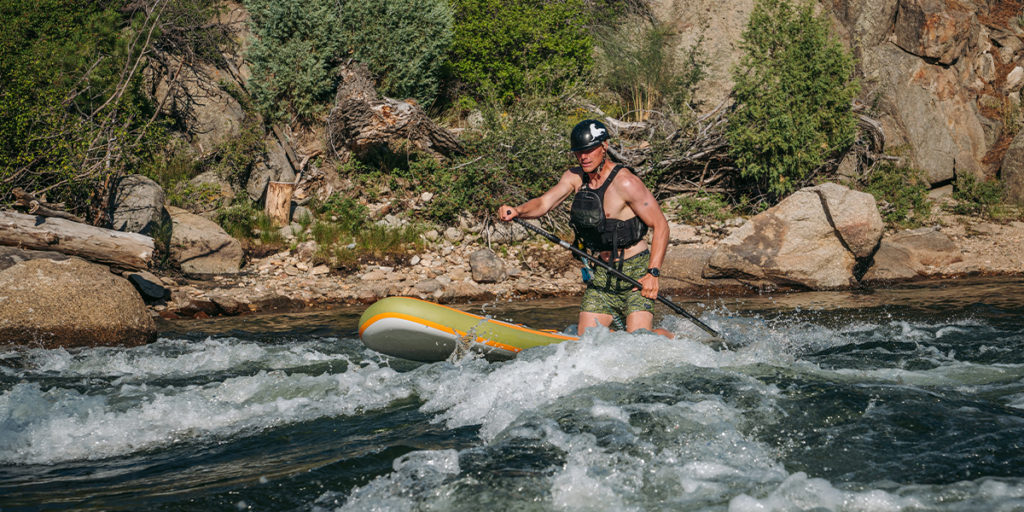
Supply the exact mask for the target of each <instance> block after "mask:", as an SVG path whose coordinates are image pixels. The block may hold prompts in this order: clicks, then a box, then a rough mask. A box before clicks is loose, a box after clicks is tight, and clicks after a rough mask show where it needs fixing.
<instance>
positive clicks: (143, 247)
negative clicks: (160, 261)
mask: <svg viewBox="0 0 1024 512" xmlns="http://www.w3.org/2000/svg"><path fill="white" fill-rule="evenodd" d="M0 245H8V246H13V247H21V248H25V249H34V250H39V251H56V252H59V253H61V254H68V255H71V256H78V257H80V258H84V259H86V260H90V261H94V262H97V263H103V264H105V265H111V266H113V267H117V268H121V269H130V270H144V269H146V268H148V267H149V264H150V262H151V260H152V258H153V247H154V246H153V239H152V238H150V237H148V236H146V235H140V234H138V233H125V232H122V231H115V230H113V229H105V228H98V227H96V226H90V225H89V224H82V223H79V222H72V221H70V220H67V219H62V218H59V217H42V216H37V215H25V214H23V213H17V212H9V211H0Z"/></svg>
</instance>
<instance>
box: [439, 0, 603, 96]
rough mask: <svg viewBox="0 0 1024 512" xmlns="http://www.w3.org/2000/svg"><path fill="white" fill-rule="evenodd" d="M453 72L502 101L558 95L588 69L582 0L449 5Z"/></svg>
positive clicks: (471, 0) (455, 0)
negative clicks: (531, 93) (544, 93)
mask: <svg viewBox="0 0 1024 512" xmlns="http://www.w3.org/2000/svg"><path fill="white" fill-rule="evenodd" d="M452 4H453V6H454V8H455V27H454V32H455V34H454V40H453V43H452V50H451V53H452V62H451V66H452V70H453V72H454V75H455V77H456V78H458V79H460V80H462V81H463V82H464V83H465V84H466V85H468V86H469V88H470V89H471V90H473V91H475V92H476V93H477V94H486V92H487V91H491V92H492V93H496V94H497V95H498V97H499V99H501V100H502V101H508V100H511V99H512V98H514V97H517V96H521V95H523V94H524V93H525V92H527V91H538V90H544V91H556V92H557V91H559V90H560V89H561V88H563V87H564V86H565V85H566V84H568V83H571V82H572V81H574V80H575V79H576V78H577V77H578V76H580V75H581V74H582V73H584V72H586V71H588V70H589V69H590V68H591V67H592V65H593V62H592V60H593V59H592V57H591V50H592V48H593V39H592V38H591V36H590V35H589V34H588V32H587V30H586V23H587V22H588V11H587V10H586V8H585V6H584V3H583V0H522V1H517V2H509V1H507V0H452Z"/></svg>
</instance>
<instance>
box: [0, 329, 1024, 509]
mask: <svg viewBox="0 0 1024 512" xmlns="http://www.w3.org/2000/svg"><path fill="white" fill-rule="evenodd" d="M708 322H709V323H710V324H711V325H713V326H714V327H715V328H716V329H719V330H721V331H722V332H723V334H724V335H725V337H726V338H727V339H728V340H729V341H730V342H733V343H734V344H735V348H734V349H733V350H728V351H716V350H715V349H713V348H712V347H710V346H708V345H706V344H704V343H702V342H701V341H700V340H701V339H702V336H703V335H702V333H701V332H700V331H699V330H697V329H696V328H695V327H693V326H692V325H691V324H689V323H688V322H686V321H685V319H678V318H675V317H670V318H669V319H668V320H667V321H666V326H667V327H668V328H670V329H671V330H673V331H674V332H677V333H679V337H678V338H677V339H675V340H669V339H666V338H663V337H661V336H655V335H652V334H624V333H612V332H608V331H607V330H601V329H595V330H591V331H588V333H587V335H586V336H585V337H584V338H583V339H582V340H580V341H578V342H566V343H561V344H557V345H553V346H547V347H541V348H537V349H531V350H529V351H526V352H524V353H522V354H521V355H520V356H519V357H518V358H517V359H515V360H512V361H509V362H505V363H495V364H489V363H487V362H486V361H484V360H482V359H480V358H479V357H474V356H469V357H467V358H465V359H463V360H461V361H457V362H454V363H437V364H427V365H421V366H417V367H415V368H413V369H411V370H409V371H404V372H399V371H396V370H395V369H393V368H391V367H389V366H388V363H387V361H386V360H380V359H375V358H367V359H364V360H350V356H346V355H345V354H342V353H338V352H337V351H331V350H328V349H327V348H326V346H327V345H329V344H330V343H332V342H333V341H334V340H327V341H324V340H313V341H305V342H300V343H288V344H262V343H257V342H251V341H245V340H239V339H236V338H231V337H220V338H207V339H205V340H202V341H185V340H168V339H163V340H161V341H160V342H159V343H157V344H155V345H150V346H148V347H139V348H135V349H127V350H125V349H90V350H82V351H64V350H33V351H29V352H27V353H20V354H19V355H17V356H12V355H10V354H0V358H4V359H10V358H12V357H18V358H20V362H19V364H18V365H16V366H17V369H12V368H14V366H10V367H9V366H7V365H5V366H4V368H7V372H8V376H9V377H10V376H14V377H25V376H30V377H33V378H36V380H35V381H28V382H25V381H21V382H19V381H17V380H14V379H10V378H8V381H7V382H8V384H6V386H7V387H6V388H4V390H3V392H2V393H0V464H53V463H57V462H63V461H76V460H96V459H103V458H110V457H117V456H123V455H128V454H133V453H138V452H144V451H147V450H154V449H162V448H165V447H168V446H174V445H182V444H189V443H196V444H202V443H208V442H211V441H213V442H216V441H220V440H225V439H231V438H235V437H240V436H248V435H252V434H253V433H255V432H259V431H262V430H266V429H271V428H275V427H278V426H281V425H288V424H294V423H300V422H304V421H311V420H315V419H319V418H324V417H335V416H351V415H359V414H364V413H366V412H368V411H374V410H384V409H386V408H388V407H389V406H391V405H392V404H394V403H395V402H396V401H399V400H406V399H410V398H411V397H415V398H417V399H418V400H419V401H420V402H421V404H422V405H421V407H420V410H421V411H422V412H423V413H426V414H427V415H429V416H430V417H431V418H432V421H434V422H435V423H436V424H439V425H444V426H445V427H447V428H451V429H455V428H459V427H467V426H468V427H476V428H477V429H478V430H477V432H478V439H479V442H478V443H477V444H476V445H474V446H472V447H470V448H463V449H439V450H417V451H413V452H410V453H406V454H405V455H403V456H401V457H399V458H398V459H396V460H395V461H394V463H393V465H392V472H390V473H388V474H386V475H383V476H380V477H377V478H373V479H372V480H370V481H369V482H368V483H366V484H365V485H361V486H358V487H356V488H354V489H329V490H328V491H327V492H324V493H323V494H322V495H321V496H320V497H319V498H318V499H316V501H315V502H314V503H312V504H311V507H312V508H313V509H314V510H335V509H341V510H424V509H436V510H479V509H481V508H488V507H493V506H494V503H496V502H497V503H500V502H501V498H500V496H512V497H514V498H513V499H515V500H520V503H517V505H521V506H522V508H540V509H555V510H648V509H672V510H703V509H712V510H722V509H723V507H725V506H727V507H728V510H730V511H731V512H748V511H761V510H806V509H813V508H815V507H820V508H823V509H826V510H844V511H882V510H885V511H889V510H912V509H923V510H950V511H966V510H978V509H985V510H1013V509H1014V508H1015V507H1018V508H1020V507H1024V501H1022V500H1024V482H1022V481H1020V480H1016V479H1012V480H1011V479H1004V480H999V479H994V478H989V479H979V480H976V481H965V482H958V483H956V484H954V485H935V486H924V485H897V484H891V485H890V484H886V485H882V484H881V483H879V484H877V485H871V486H866V488H861V487H858V488H845V487H844V486H843V485H841V484H834V483H832V482H829V481H828V480H826V479H822V478H816V477H814V475H808V474H806V473H803V472H801V471H796V470H787V468H786V467H785V463H784V462H783V461H784V460H785V456H786V453H785V451H786V450H787V449H788V448H789V447H786V446H781V447H780V446H776V445H772V444H770V442H769V441H766V440H763V439H761V438H759V437H758V436H757V435H756V432H757V431H758V428H759V424H758V422H761V421H763V422H765V423H778V422H777V421H775V420H777V419H778V418H779V417H783V416H785V415H787V414H789V412H787V411H786V409H785V408H784V407H782V406H780V402H781V401H783V400H784V399H786V397H785V395H786V392H785V391H784V390H780V389H779V387H784V385H783V384H778V385H777V384H773V382H777V381H779V380H783V381H785V379H789V380H791V381H801V382H827V383H829V384H831V385H837V386H838V385H844V386H850V387H854V386H856V385H860V384H868V385H881V386H888V387H891V388H898V387H907V388H908V389H909V388H913V389H914V390H921V389H922V388H923V390H924V392H926V393H927V392H928V388H930V387H934V386H939V387H944V388H947V389H958V388H959V389H964V390H966V391H973V390H974V389H977V388H983V387H986V386H987V387H992V386H1004V387H1011V386H1013V385H1019V384H1020V383H1021V382H1022V381H1024V365H1021V364H1003V363H997V364H980V363H975V362H970V361H965V360H961V359H960V356H959V355H958V352H957V351H955V350H950V349H947V348H944V347H940V346H938V345H939V344H938V343H936V340H938V341H944V340H946V339H948V338H952V339H955V338H956V337H957V336H958V335H962V330H963V329H971V328H973V326H975V325H976V324H977V322H974V323H972V322H971V321H963V322H962V323H960V322H950V323H948V324H942V325H930V324H926V323H914V322H906V321H902V320H895V321H892V322H890V323H887V324H884V325H872V324H870V323H867V322H864V323H854V324H847V325H842V326H839V327H835V328H830V327H824V326H820V325H814V324H810V323H793V324H789V325H786V324H781V325H779V324H775V325H766V323H765V322H764V321H761V320H759V319H757V318H752V317H745V318H737V319H732V318H729V317H726V316H725V314H724V313H723V312H713V313H711V314H710V318H709V319H708ZM986 328H987V327H986ZM894 332H895V333H896V334H892V333H894ZM893 339H896V340H897V341H898V342H899V343H900V346H899V347H898V349H899V350H902V351H904V352H905V353H906V354H910V355H912V357H913V358H914V361H915V362H916V363H920V364H919V366H915V367H902V366H900V364H896V363H893V364H892V365H891V366H884V365H883V366H881V367H880V366H878V365H874V366H864V367H858V366H855V367H842V366H839V367H833V366H831V365H829V364H819V362H818V361H820V359H814V357H819V356H817V355H816V354H818V353H819V352H822V353H827V351H828V350H829V349H832V348H836V347H839V348H840V349H845V348H847V347H849V346H854V347H855V346H856V345H858V344H876V345H878V347H879V348H877V349H871V350H877V351H878V352H880V353H882V355H881V356H878V360H879V361H882V362H885V363H888V359H887V358H886V357H887V355H888V354H886V353H885V352H886V351H888V350H895V349H892V348H891V347H888V346H886V345H884V344H883V343H879V342H883V341H891V340H893ZM346 341H351V340H346ZM915 343H916V345H915ZM947 345H948V344H947ZM872 346H874V345H872ZM906 354H904V355H906ZM809 355H814V357H809ZM843 355H844V354H843V353H841V352H840V353H839V355H838V356H836V357H842V356H843ZM821 357H825V356H821ZM855 357H856V356H855ZM323 363H329V364H328V365H323ZM335 363H336V364H335ZM321 365H323V366H321ZM310 367H313V368H318V370H317V371H316V372H312V371H308V368H310ZM325 368H326V369H325ZM214 374H215V375H216V378H206V379H205V380H209V382H206V383H203V384H196V383H195V382H197V381H198V382H203V381H204V379H196V380H195V381H192V382H189V380H190V379H191V378H193V377H198V376H203V377H204V378H205V377H207V376H209V375H214ZM222 374H224V375H222ZM766 375H767V376H770V377H771V378H764V377H765V376H766ZM48 376H55V377H59V378H60V380H59V383H57V384H46V382H48V381H47V380H46V377H48ZM780 376H781V377H780ZM37 377H38V378H37ZM54 380H56V379H54ZM91 380H100V381H102V382H104V384H106V385H105V386H98V387H88V386H85V385H82V384H79V383H86V382H89V381H91ZM777 386H779V387H777ZM86 389H87V390H88V391H86ZM1009 396H1010V399H1009V400H1010V401H1011V402H1012V403H1009V404H1007V405H1010V406H1013V407H1018V408H1024V405H1022V404H1024V398H1021V397H1024V392H1020V393H1017V394H1015V395H1009ZM873 407H874V405H873V402H872V404H869V405H868V406H867V410H865V411H864V413H863V414H873V413H874V412H877V411H873V410H872V408H873ZM858 411H859V409H858ZM858 414H859V412H858ZM822 430H826V429H822ZM448 446H451V445H448ZM523 453H525V454H526V455H522V454H523ZM517 457H523V458H525V459H526V460H525V462H523V461H521V460H519V459H517ZM481 460H482V461H483V462H481ZM535 460H540V461H543V464H545V466H544V467H541V468H537V467H532V466H530V463H531V461H535ZM493 461H497V462H493ZM492 462H493V463H495V464H499V465H501V466H502V467H501V468H500V471H497V472H498V473H500V474H501V475H502V476H501V478H500V479H498V480H497V481H485V482H481V481H480V480H479V479H480V478H482V477H481V476H480V475H487V474H490V473H494V471H491V468H485V469H483V470H479V471H477V470H474V467H476V466H475V465H477V466H478V465H480V464H484V465H486V464H488V463H492ZM517 464H518V465H517ZM506 465H507V466H508V467H509V469H508V471H505V466H506ZM521 466H522V467H521ZM506 487H507V488H506ZM872 487H877V488H872ZM467 489H480V491H477V492H470V491H467ZM502 493H504V494H502ZM534 505H535V506H534Z"/></svg>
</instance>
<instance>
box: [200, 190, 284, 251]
mask: <svg viewBox="0 0 1024 512" xmlns="http://www.w3.org/2000/svg"><path fill="white" fill-rule="evenodd" d="M215 220H216V222H217V224H220V226H221V227H222V228H224V231H225V232H226V233H227V234H229V235H231V236H232V237H234V238H237V239H239V240H242V241H243V242H254V241H259V243H260V244H263V245H267V246H272V247H275V248H277V247H281V246H283V244H284V238H283V237H282V236H281V232H280V230H279V229H278V228H277V227H276V226H275V225H274V221H273V220H271V218H270V216H269V215H267V212H265V211H263V210H262V209H260V208H259V205H257V204H255V203H253V202H252V201H249V199H248V197H242V198H241V199H239V200H237V201H235V202H234V203H233V204H232V205H231V206H229V207H227V208H224V209H221V210H218V211H217V214H216V216H215Z"/></svg>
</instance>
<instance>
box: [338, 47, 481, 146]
mask: <svg viewBox="0 0 1024 512" xmlns="http://www.w3.org/2000/svg"><path fill="white" fill-rule="evenodd" d="M340 74H341V77H342V79H341V83H340V84H339V85H338V92H337V94H336V95H335V97H334V107H333V108H332V109H331V114H330V116H329V117H328V119H327V135H328V140H329V141H330V145H331V149H332V150H333V151H334V152H335V154H337V155H339V156H342V157H345V156H348V155H349V154H350V153H355V154H356V155H358V156H365V155H366V154H368V153H371V152H373V151H376V150H378V149H381V148H388V149H389V150H390V151H398V150H399V149H400V148H402V147H403V146H405V145H409V144H411V145H412V146H413V147H414V148H415V149H417V150H419V151H423V152H425V153H428V154H431V155H433V156H435V157H437V158H450V157H452V156H454V155H459V154H463V153H464V150H463V148H462V145H461V144H459V142H458V141H457V140H456V139H455V136H454V135H452V133H451V132H449V131H448V130H447V129H445V128H443V127H441V126H438V125H437V124H436V123H434V121H432V120H431V119H430V117H428V116H427V114H426V113H425V112H424V111H423V109H421V108H420V107H419V105H417V104H416V102H415V100H405V101H399V100H394V99H391V98H386V97H380V96H378V95H377V92H376V91H375V90H374V88H373V86H374V84H373V79H372V77H371V75H370V72H369V70H368V69H367V68H366V66H365V65H363V64H360V63H351V64H349V65H346V66H343V67H342V69H341V72H340Z"/></svg>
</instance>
